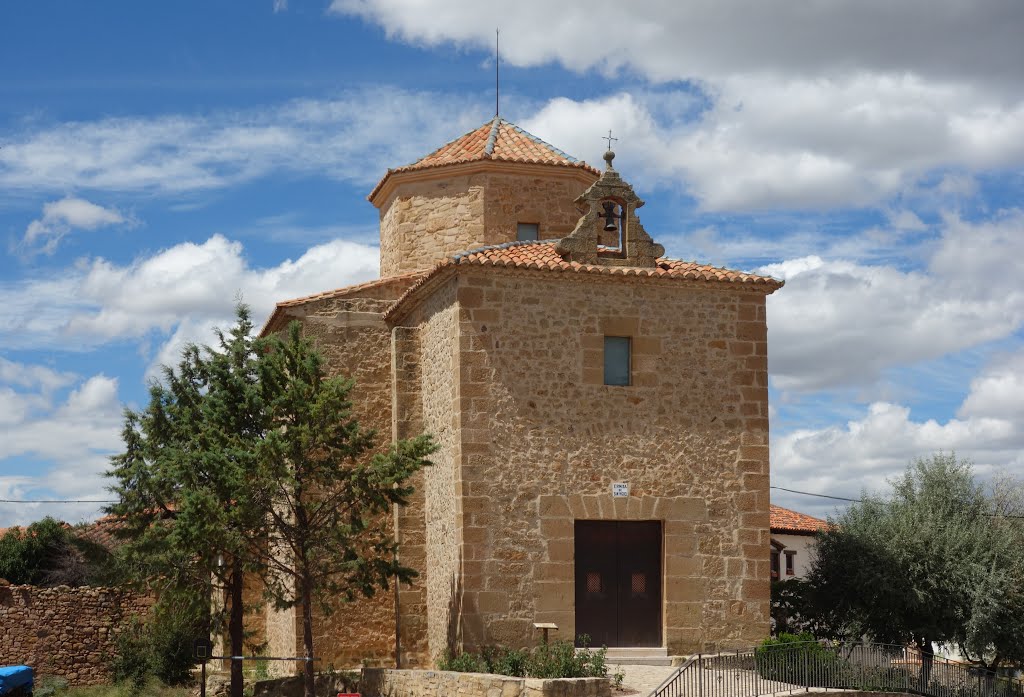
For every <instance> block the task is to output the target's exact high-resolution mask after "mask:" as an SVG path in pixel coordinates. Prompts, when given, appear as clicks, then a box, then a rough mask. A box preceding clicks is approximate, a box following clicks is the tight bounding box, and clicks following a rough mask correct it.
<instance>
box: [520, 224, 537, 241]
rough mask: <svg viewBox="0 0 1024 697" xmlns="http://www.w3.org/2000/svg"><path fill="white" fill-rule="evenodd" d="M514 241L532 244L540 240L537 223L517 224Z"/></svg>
mask: <svg viewBox="0 0 1024 697" xmlns="http://www.w3.org/2000/svg"><path fill="white" fill-rule="evenodd" d="M516 239H517V240H519V241H520V242H534V241H536V240H539V239H540V224H539V223H519V224H518V225H516Z"/></svg>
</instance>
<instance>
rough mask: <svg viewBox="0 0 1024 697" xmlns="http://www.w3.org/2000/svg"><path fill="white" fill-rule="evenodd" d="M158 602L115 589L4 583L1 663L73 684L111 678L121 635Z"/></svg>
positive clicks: (0, 608) (0, 616)
mask: <svg viewBox="0 0 1024 697" xmlns="http://www.w3.org/2000/svg"><path fill="white" fill-rule="evenodd" d="M152 603H153V601H152V600H151V599H149V598H146V597H143V596H139V595H137V594H134V593H130V592H127V591H122V590H118V589H114V588H101V587H90V586H82V587H80V588H71V587H69V586H57V587H56V588H38V587H36V586H0V665H21V664H24V665H28V666H32V668H34V669H35V673H36V676H37V677H38V676H40V675H59V676H60V677H62V678H64V679H65V680H67V681H68V682H69V683H70V684H71V685H73V686H78V685H98V684H103V683H105V682H107V681H108V679H109V675H110V673H109V670H108V667H107V666H108V664H109V663H110V659H111V658H112V657H113V656H114V654H115V648H116V639H117V635H118V634H119V633H120V632H121V630H122V629H123V628H124V627H125V625H126V624H127V623H128V621H129V620H131V618H132V617H136V616H137V617H142V616H145V615H146V614H147V613H148V612H149V609H150V607H151V606H152Z"/></svg>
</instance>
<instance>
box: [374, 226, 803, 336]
mask: <svg viewBox="0 0 1024 697" xmlns="http://www.w3.org/2000/svg"><path fill="white" fill-rule="evenodd" d="M557 244H558V240H545V241H541V242H506V243H505V244H498V245H492V246H489V247H480V248H478V249H471V250H469V251H466V252H460V253H458V254H456V255H455V256H452V257H449V258H447V259H444V260H442V261H440V262H438V264H437V265H436V266H434V268H433V269H432V270H431V271H430V272H429V273H427V274H425V275H424V276H423V277H422V278H420V279H419V280H418V281H416V282H415V283H414V284H413V285H412V286H411V287H410V288H409V290H407V291H406V292H405V294H404V295H403V296H402V297H401V298H399V299H398V302H396V303H395V305H394V306H392V308H391V309H390V310H388V311H387V312H386V313H385V314H384V317H385V319H388V318H390V317H393V316H394V315H395V314H396V312H397V310H398V307H399V306H400V305H402V303H403V302H404V301H405V300H406V298H408V297H409V296H411V295H413V294H415V293H416V292H417V291H418V290H420V289H421V288H422V287H423V286H425V285H426V284H427V283H429V282H430V281H431V280H432V279H433V278H434V277H435V276H437V275H438V274H439V273H441V272H443V271H444V270H445V269H450V268H452V267H454V266H491V267H499V268H514V269H535V270H539V271H554V272H561V273H585V274H602V275H606V276H636V277H650V278H671V279H679V280H688V281H697V282H707V283H732V284H736V285H751V286H760V287H762V288H764V289H765V290H767V291H768V292H772V291H774V290H776V289H778V288H781V287H782V285H783V283H784V282H783V281H780V280H778V279H775V278H772V277H770V276H758V275H756V274H751V273H745V272H743V271H733V270H731V269H723V268H719V267H716V266H708V265H706V264H698V263H696V262H693V261H681V260H678V259H659V260H658V263H657V265H655V266H653V267H635V266H604V265H595V264H581V263H579V262H575V261H566V260H565V259H563V258H562V255H561V254H559V253H558V251H557V250H556V249H555V248H556V245H557Z"/></svg>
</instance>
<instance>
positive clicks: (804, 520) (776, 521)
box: [769, 504, 828, 534]
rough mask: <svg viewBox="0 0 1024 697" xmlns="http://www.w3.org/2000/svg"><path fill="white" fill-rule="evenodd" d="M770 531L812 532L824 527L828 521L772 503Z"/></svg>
mask: <svg viewBox="0 0 1024 697" xmlns="http://www.w3.org/2000/svg"><path fill="white" fill-rule="evenodd" d="M769 518H770V520H771V523H770V525H771V529H772V532H778V533H784V532H792V533H798V534H812V533H816V532H818V530H821V529H822V528H824V527H826V526H827V525H828V523H827V522H826V521H824V520H822V519H821V518H815V517H814V516H809V515H807V514H806V513H798V512H797V511H791V510H789V509H788V508H783V507H782V506H776V505H774V504H772V506H771V512H770V514H769Z"/></svg>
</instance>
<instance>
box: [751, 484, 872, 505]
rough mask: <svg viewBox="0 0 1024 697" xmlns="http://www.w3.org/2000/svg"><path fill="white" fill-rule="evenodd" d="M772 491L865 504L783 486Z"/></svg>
mask: <svg viewBox="0 0 1024 697" xmlns="http://www.w3.org/2000/svg"><path fill="white" fill-rule="evenodd" d="M769 488H771V489H778V490H779V491H788V492H789V493H791V494H803V495H804V496H817V497H818V498H822V499H835V500H836V501H850V502H851V503H864V502H863V501H862V500H860V499H848V498H846V497H845V496H829V495H828V494H812V493H811V492H809V491H797V490H796V489H787V488H785V487H781V486H773V487H769Z"/></svg>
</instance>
